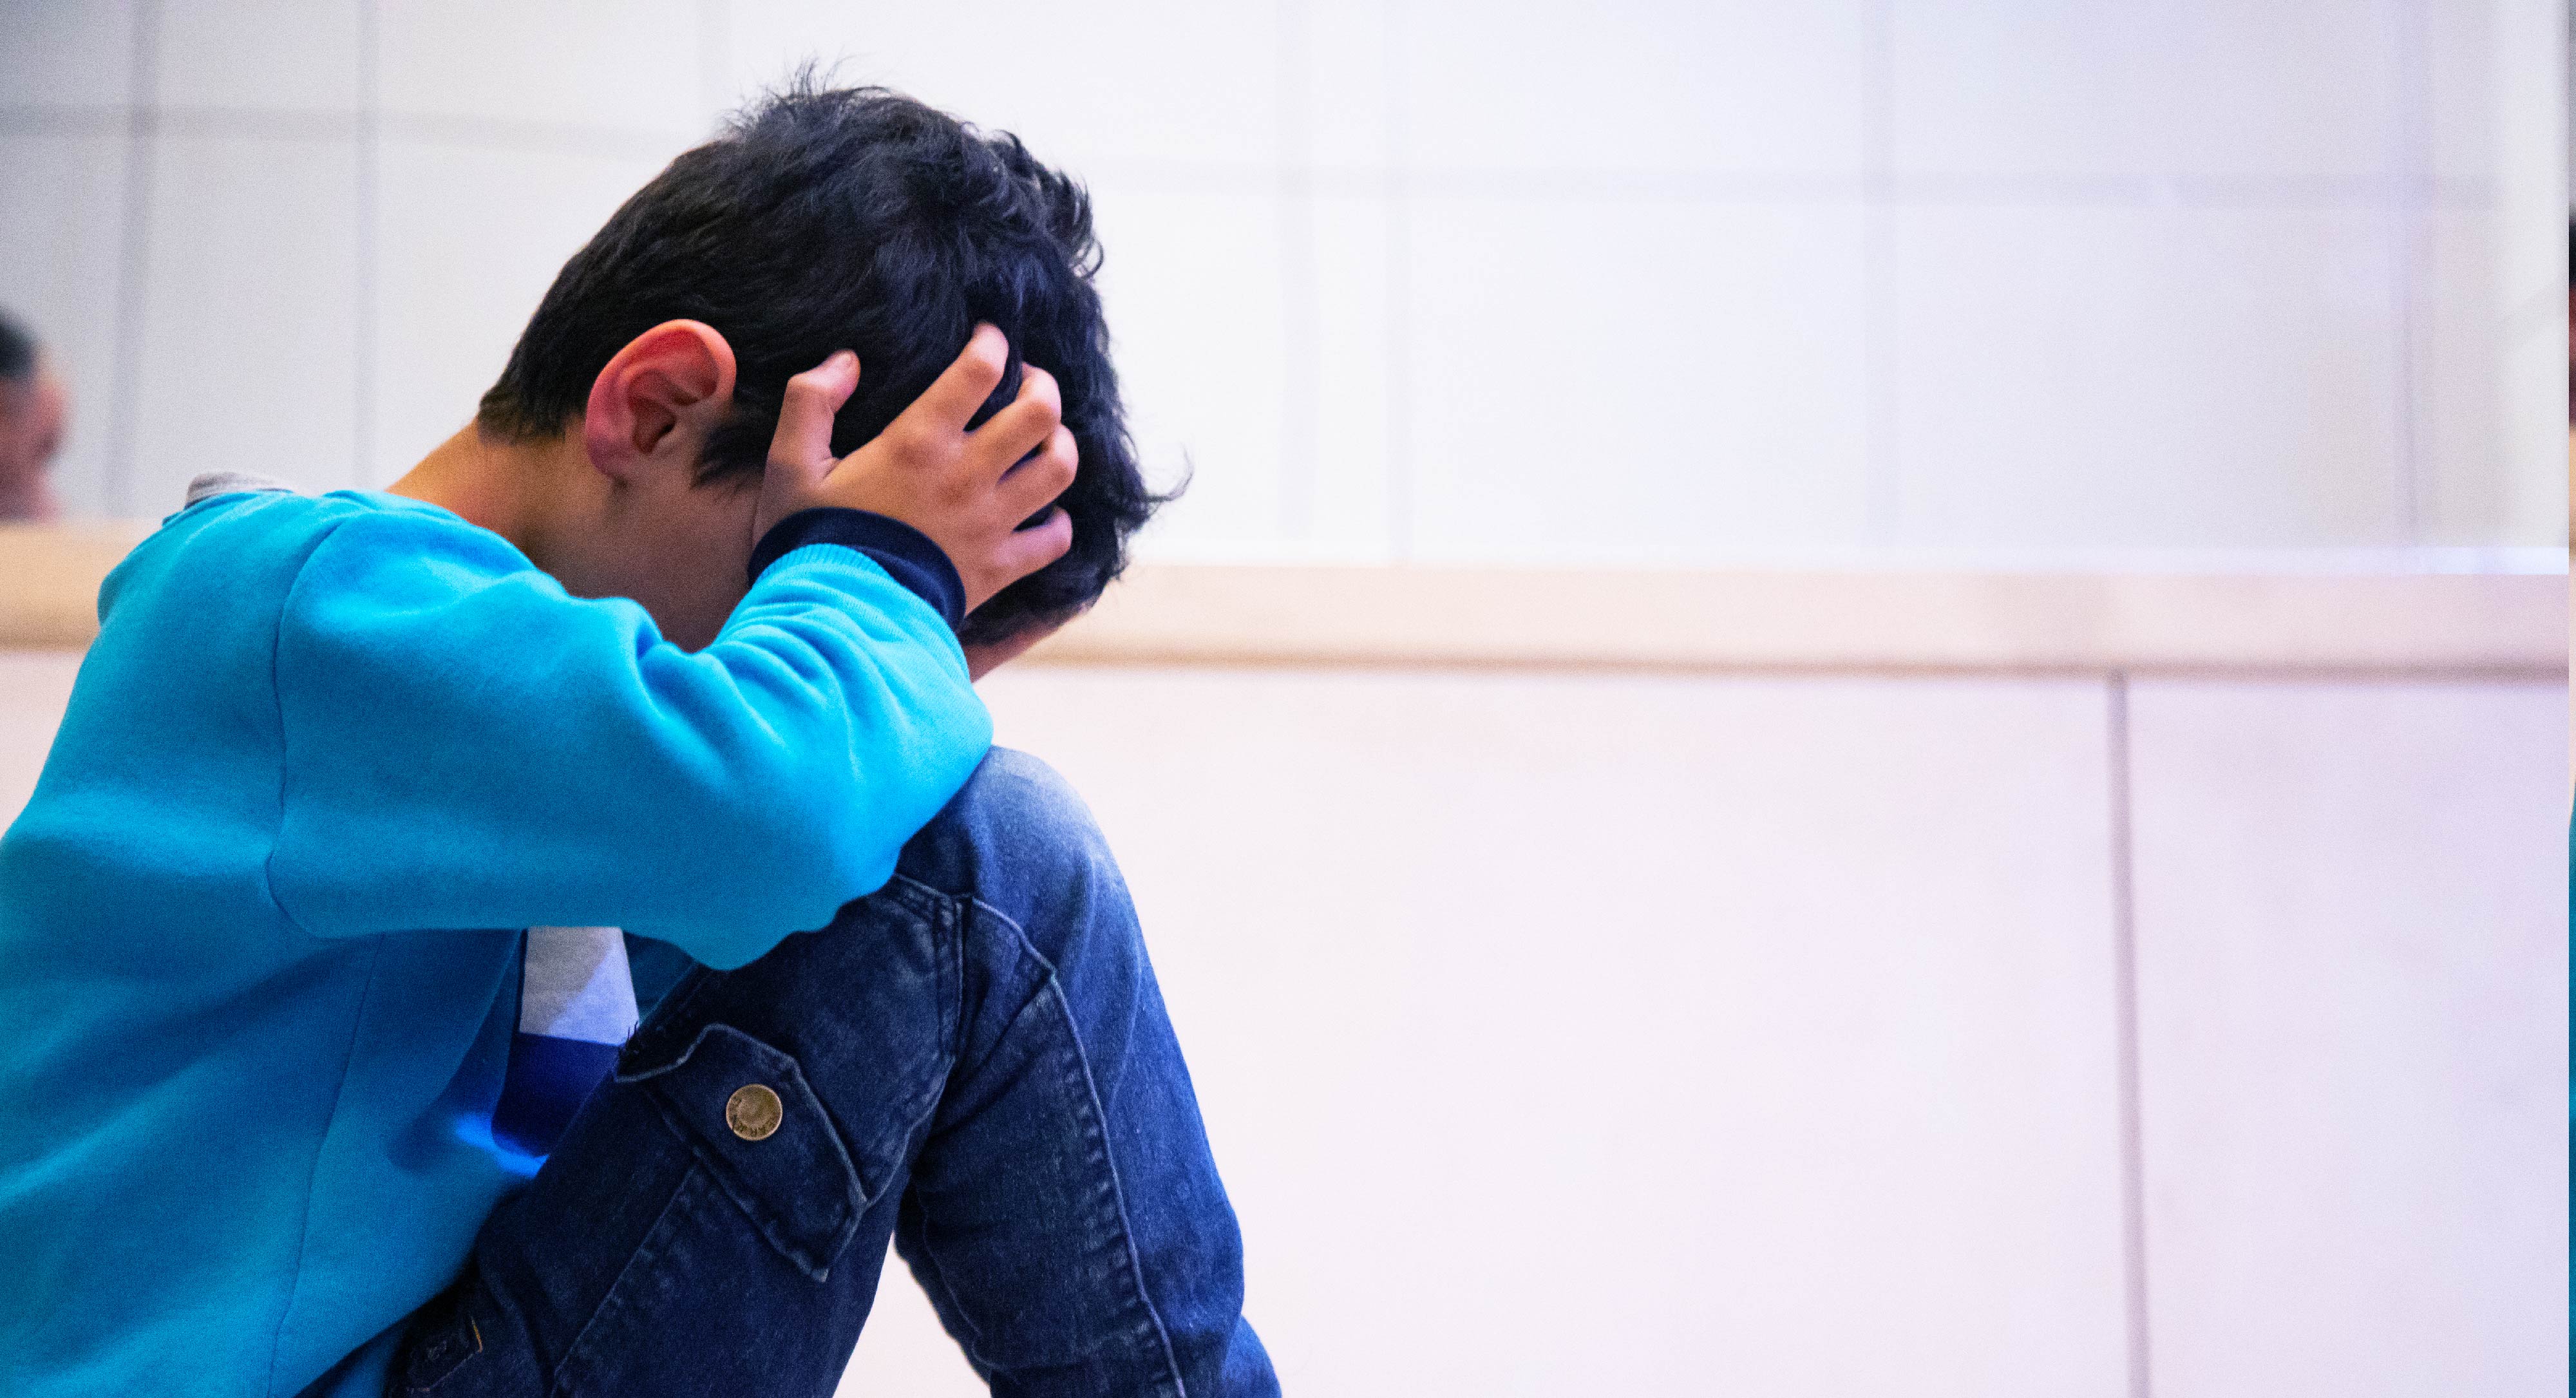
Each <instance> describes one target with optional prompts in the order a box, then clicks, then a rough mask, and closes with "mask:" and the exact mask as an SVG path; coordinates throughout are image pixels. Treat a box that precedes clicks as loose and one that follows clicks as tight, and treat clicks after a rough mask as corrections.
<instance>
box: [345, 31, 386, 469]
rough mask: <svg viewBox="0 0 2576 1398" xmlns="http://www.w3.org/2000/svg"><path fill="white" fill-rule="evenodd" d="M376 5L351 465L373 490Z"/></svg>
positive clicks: (361, 121)
mask: <svg viewBox="0 0 2576 1398" xmlns="http://www.w3.org/2000/svg"><path fill="white" fill-rule="evenodd" d="M377 17H378V16H377V0H358V72H357V80H358V103H357V106H358V110H357V141H358V172H357V173H358V180H357V186H358V187H357V205H358V207H357V242H358V248H357V252H358V288H357V291H358V304H357V313H356V315H354V316H353V317H351V319H352V321H353V322H354V323H353V326H352V329H353V330H354V331H355V334H356V343H355V346H354V349H355V353H354V354H352V356H351V359H352V361H353V362H354V363H355V365H356V368H357V381H356V384H355V388H356V393H355V401H354V402H353V404H352V405H351V407H352V411H351V413H350V418H349V428H350V443H349V448H350V451H351V452H352V453H353V457H352V460H351V462H350V470H351V475H352V478H353V479H355V480H356V482H357V484H358V486H359V488H361V489H367V490H373V489H378V488H381V487H382V486H383V485H384V484H386V482H384V481H382V480H380V479H378V469H377V462H376V283H377V277H376V257H377V242H378V240H377V237H376V208H377V204H378V199H377V189H378V174H379V165H380V162H381V161H382V158H383V148H382V143H381V142H380V141H379V140H378V130H377V124H376V113H377V102H378V98H377V78H378V76H379V58H380V55H379V53H378V51H377V46H376V33H377V31H376V22H377Z"/></svg>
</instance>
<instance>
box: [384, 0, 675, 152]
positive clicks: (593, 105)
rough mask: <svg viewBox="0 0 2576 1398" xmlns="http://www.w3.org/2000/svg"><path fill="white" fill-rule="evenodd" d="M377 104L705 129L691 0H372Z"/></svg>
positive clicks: (478, 116)
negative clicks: (376, 7)
mask: <svg viewBox="0 0 2576 1398" xmlns="http://www.w3.org/2000/svg"><path fill="white" fill-rule="evenodd" d="M377 3H378V5H379V11H378V19H377V21H376V23H377V35H378V53H379V55H380V56H379V59H378V61H379V63H380V64H381V70H380V71H381V74H382V76H381V78H380V79H379V81H380V82H381V84H382V87H381V91H382V94H383V102H384V107H385V110H386V111H387V112H389V113H398V114H404V115H411V116H426V117H434V118H451V119H464V120H467V121H486V122H495V121H497V122H533V123H541V124H546V125H553V126H569V127H587V128H594V129H601V128H604V129H609V130H616V131H632V132H639V133H650V134H652V135H657V136H668V137H670V138H671V148H670V151H669V154H677V153H678V152H679V151H680V150H681V149H682V148H684V147H686V146H687V145H689V144H690V143H692V142H693V141H695V140H696V139H697V138H699V137H700V136H702V135H703V134H704V132H705V129H706V111H705V103H704V99H703V96H702V94H703V92H704V90H705V89H704V75H703V73H702V71H701V54H700V44H699V27H698V7H697V6H696V5H695V4H693V3H691V0H546V3H542V4H530V3H526V0H377Z"/></svg>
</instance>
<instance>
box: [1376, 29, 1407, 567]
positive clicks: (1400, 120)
mask: <svg viewBox="0 0 2576 1398" xmlns="http://www.w3.org/2000/svg"><path fill="white" fill-rule="evenodd" d="M1385 17H1386V29H1385V33H1384V35H1383V36H1382V37H1383V41H1384V43H1385V45H1386V51H1385V59H1386V160H1387V176H1386V546H1387V553H1388V556H1389V557H1390V559H1391V560H1392V561H1394V562H1396V563H1410V562H1412V561H1413V504H1414V502H1413V453H1412V442H1411V438H1412V435H1413V413H1412V393H1413V387H1412V368H1413V360H1412V356H1413V323H1412V321H1413V312H1412V297H1413V275H1412V274H1413V191H1412V182H1413V152H1412V130H1411V127H1410V123H1409V122H1408V121H1407V119H1406V110H1407V104H1408V103H1409V102H1410V101H1411V100H1412V95H1411V92H1410V90H1409V89H1408V88H1407V87H1406V85H1405V75H1404V34H1405V25H1406V19H1405V12H1404V0H1387V5H1386V9H1385Z"/></svg>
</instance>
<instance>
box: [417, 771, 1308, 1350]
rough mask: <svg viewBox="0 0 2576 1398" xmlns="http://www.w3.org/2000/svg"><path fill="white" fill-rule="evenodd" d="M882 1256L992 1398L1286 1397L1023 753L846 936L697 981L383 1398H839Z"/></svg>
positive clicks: (1181, 1086)
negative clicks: (578, 1397) (891, 1258)
mask: <svg viewBox="0 0 2576 1398" xmlns="http://www.w3.org/2000/svg"><path fill="white" fill-rule="evenodd" d="M889 1235H892V1237H893V1239H894V1245H895V1248H896V1249H897V1250H898V1251H899V1252H901V1253H902V1255H903V1258H904V1260H905V1261H906V1262H907V1263H909V1264H910V1265H911V1267H912V1270H913V1274H914V1276H916V1277H917V1278H919V1279H920V1282H921V1285H922V1288H923V1289H924V1290H925V1291H927V1292H928V1293H929V1295H930V1299H931V1302H932V1304H933V1305H934V1306H935V1307H936V1308H937V1309H938V1312H939V1318H940V1320H941V1321H942V1322H943V1323H944V1324H945V1325H946V1326H947V1328H948V1332H949V1334H951V1335H952V1336H954V1337H956V1339H957V1342H958V1344H959V1345H960V1346H961V1347H963V1348H964V1350H965V1352H966V1357H967V1359H968V1360H969V1362H971V1363H972V1364H973V1365H974V1367H975V1370H976V1372H977V1373H978V1374H981V1375H982V1376H983V1377H984V1378H985V1380H986V1381H987V1382H989V1383H990V1384H991V1386H992V1390H993V1392H995V1393H996V1394H1013V1395H1018V1394H1026V1395H1076V1394H1080V1395H1095V1394H1164V1395H1172V1398H1180V1395H1183V1394H1191V1395H1217V1394H1275V1393H1277V1392H1278V1382H1277V1380H1276V1379H1275V1378H1274V1377H1273V1376H1272V1373H1271V1369H1270V1361H1269V1358H1268V1356H1267V1355H1265V1354H1264V1353H1263V1352H1262V1348H1261V1342H1260V1341H1259V1340H1258V1339H1257V1338H1255V1337H1254V1335H1253V1333H1252V1328H1251V1327H1250V1326H1249V1325H1247V1324H1245V1322H1244V1320H1243V1317H1242V1302H1243V1266H1242V1241H1241V1237H1240V1235H1239V1233H1238V1232H1237V1230H1236V1227H1235V1220H1234V1212H1233V1209H1232V1208H1231V1207H1230V1206H1229V1205H1228V1204H1227V1202H1226V1197H1225V1190H1224V1188H1223V1186H1222V1185H1220V1184H1219V1183H1218V1180H1217V1173H1216V1165H1215V1162H1214V1161H1213V1160H1211V1159H1210V1158H1209V1154H1208V1146H1207V1138H1206V1134H1205V1132H1204V1130H1203V1129H1202V1128H1201V1126H1200V1123H1199V1114H1198V1105H1197V1102H1196V1100H1195V1098H1194V1097H1193V1096H1192V1094H1191V1091H1190V1081H1189V1074H1188V1071H1187V1070H1186V1069H1185V1068H1184V1067H1183V1066H1182V1063H1181V1053H1180V1047H1179V1045H1178V1044H1177V1043H1176V1042H1175V1041H1174V1040H1173V1037H1172V1029H1171V1024H1170V1022H1169V1020H1168V1019H1167V1018H1166V1017H1165V1015H1164V1011H1163V1002H1162V996H1161V994H1160V992H1159V991H1158V990H1157V989H1156V988H1155V984H1154V973H1153V969H1152V967H1151V966H1150V965H1148V964H1147V962H1146V959H1145V947H1144V943H1143V941H1142V939H1141V937H1140V935H1139V932H1138V929H1137V924H1136V916H1135V911H1134V909H1133V908H1132V907H1131V905H1130V904H1129V902H1128V898H1127V889H1126V885H1125V884H1124V883H1123V882H1122V881H1121V880H1120V878H1119V875H1118V869H1117V865H1116V864H1115V863H1114V862H1113V861H1112V860H1111V859H1110V856H1109V850H1108V848H1107V846H1106V845H1105V844H1104V843H1103V842H1102V840H1101V837H1100V833H1099V831H1098V830H1097V829H1096V828H1094V826H1093V825H1092V822H1091V818H1090V815H1089V813H1088V812H1087V811H1085V810H1084V809H1083V807H1082V803H1081V802H1080V801H1079V800H1078V799H1077V798H1076V797H1075V796H1074V795H1073V793H1072V792H1071V790H1069V789H1068V788H1067V787H1066V786H1065V785H1064V783H1063V782H1062V780H1061V779H1059V778H1058V777H1057V776H1056V775H1055V774H1054V773H1053V772H1052V771H1050V770H1048V769H1047V768H1046V766H1045V765H1044V764H1042V763H1039V762H1037V761H1036V760H1034V759H1032V758H1029V757H1026V756H1023V755H1021V754H1018V753H1014V752H1009V751H1006V750H999V749H997V750H995V751H994V753H993V754H992V756H991V757H990V758H988V759H987V760H986V761H985V763H984V765H983V767H982V768H981V769H980V770H979V771H977V773H976V774H975V776H974V778H973V779H972V780H971V781H969V782H968V783H967V785H966V788H965V790H964V791H963V792H961V793H960V794H959V795H958V797H957V799H956V800H955V801H953V802H951V803H950V805H949V806H948V808H947V809H946V810H945V811H943V812H941V813H940V815H939V817H938V818H937V819H936V820H934V821H933V822H932V823H931V824H930V825H929V826H928V827H927V828H926V829H924V830H923V831H922V832H921V834H920V835H919V836H918V837H916V838H915V839H914V840H913V841H912V843H911V844H910V845H909V846H907V847H906V849H905V851H904V855H903V859H902V862H901V864H900V866H899V872H898V873H897V874H896V876H895V879H894V881H893V882H892V883H890V884H888V885H887V886H886V887H885V888H884V889H882V890H881V891H879V892H877V893H876V894H874V895H871V896H870V897H867V898H864V899H861V900H860V901H858V902H856V903H852V904H851V905H849V906H848V907H846V908H844V909H842V911H841V914H840V916H839V917H838V918H836V919H835V920H834V921H833V923H832V925H831V926H830V927H828V928H826V929H824V930H823V931H820V932H815V933H810V934H806V935H801V936H795V937H790V938H788V939H787V940H786V941H785V942H782V943H780V944H779V946H778V948H777V949H776V950H775V951H772V952H771V953H770V954H769V955H767V956H765V957H762V958H761V959H760V960H758V961H756V962H754V963H752V964H751V965H749V966H745V967H743V968H742V969H740V970H738V971H732V972H718V971H713V970H709V969H706V968H703V967H699V968H694V969H691V970H690V971H689V972H688V973H687V974H686V975H685V976H684V977H683V978H682V979H680V981H679V982H678V984H677V985H675V986H674V987H673V988H672V989H671V991H670V993H669V994H668V995H666V996H664V997H663V999H662V1001H661V1003H660V1004H659V1005H658V1006H657V1007H655V1008H654V1010H653V1011H652V1012H651V1013H650V1014H649V1015H647V1016H646V1018H645V1021H644V1023H643V1025H642V1027H641V1028H639V1029H638V1030H637V1031H636V1033H635V1036H634V1038H633V1039H632V1040H631V1041H629V1043H628V1044H627V1046H626V1048H625V1050H624V1052H623V1053H622V1054H621V1055H620V1057H619V1060H618V1065H617V1071H616V1075H615V1077H614V1078H613V1079H612V1080H611V1081H609V1082H607V1083H605V1084H603V1085H602V1086H601V1088H600V1089H599V1090H598V1091H597V1092H596V1093H594V1094H593V1095H592V1097H591V1098H590V1100H589V1101H588V1102H587V1103H585V1104H584V1105H583V1107H582V1109H581V1111H580V1113H579V1114H578V1115H577V1116H576V1117H575V1118H574V1120H573V1122H572V1124H571V1126H570V1127H569V1128H568V1129H567V1131H566V1132H565V1135H564V1137H563V1139H562V1141H561V1142H560V1143H559V1144H558V1145H557V1147H556V1149H555V1152H554V1154H553V1155H552V1156H550V1157H549V1158H548V1159H547V1161H546V1163H545V1166H544V1168H543V1169H541V1170H539V1171H538V1172H537V1174H536V1177H535V1178H534V1179H533V1180H531V1181H530V1183H529V1186H528V1187H527V1188H526V1189H525V1190H523V1191H521V1192H520V1193H518V1194H516V1195H514V1196H512V1197H511V1198H510V1199H509V1200H508V1201H507V1202H505V1203H504V1204H502V1206H501V1207H500V1208H499V1209H498V1210H496V1211H495V1212H494V1213H493V1215H492V1217H491V1219H490V1220H489V1222H487V1223H486V1224H485V1226H484V1228H483V1231H482V1233H481V1234H480V1236H479V1237H478V1238H477V1239H476V1241H475V1246H474V1255H473V1259H472V1262H471V1263H470V1265H469V1266H468V1268H467V1269H466V1272H465V1275H464V1276H463V1277H462V1278H461V1279H460V1280H459V1281H458V1282H457V1283H456V1285H455V1286H453V1287H452V1288H450V1289H449V1290H448V1291H447V1292H446V1293H444V1294H442V1295H441V1296H440V1297H438V1298H437V1299H435V1300H433V1301H432V1302H431V1303H430V1304H429V1305H427V1306H425V1307H423V1308H422V1310H421V1311H420V1312H419V1313H418V1314H417V1315H416V1316H414V1317H413V1319H412V1322H411V1325H410V1328H409V1329H408V1331H407V1332H406V1334H405V1336H404V1338H403V1342H402V1347H401V1350H400V1351H399V1352H398V1353H397V1355H396V1356H395V1359H394V1366H393V1372H392V1377H391V1380H390V1384H389V1388H388V1392H390V1393H394V1394H411V1393H428V1394H438V1395H442V1398H445V1395H458V1398H464V1395H481V1394H541V1393H542V1394H558V1393H560V1394H615V1395H625V1398H649V1396H650V1395H658V1394H675V1395H676V1394H689V1395H704V1394H745V1395H748V1394H761V1395H782V1396H783V1395H794V1394H810V1395H817V1396H818V1398H819V1396H820V1395H827V1394H829V1393H831V1392H832V1389H833V1387H834V1385H835V1383H836V1382H837V1381H838V1379H839V1378H840V1374H841V1370H842V1368H843V1366H844V1365H845V1364H846V1363H847V1362H848V1359H849V1356H850V1352H851V1349H852V1347H853V1346H854V1345H855V1344H856V1343H857V1341H858V1337H859V1328H860V1326H861V1325H863V1324H864V1323H865V1322H866V1320H867V1317H868V1308H869V1306H870V1304H871V1303H872V1302H873V1300H874V1299H875V1296H876V1289H877V1277H878V1271H879V1269H880V1268H881V1267H882V1266H883V1265H884V1258H885V1250H886V1240H887V1238H888V1236H889Z"/></svg>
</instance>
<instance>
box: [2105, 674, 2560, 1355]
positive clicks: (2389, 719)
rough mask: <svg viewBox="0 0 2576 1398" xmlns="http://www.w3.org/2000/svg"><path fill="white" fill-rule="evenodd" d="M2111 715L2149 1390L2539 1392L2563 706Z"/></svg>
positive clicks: (2250, 696)
mask: <svg viewBox="0 0 2576 1398" xmlns="http://www.w3.org/2000/svg"><path fill="white" fill-rule="evenodd" d="M2130 713H2131V725H2130V731H2131V737H2132V749H2131V750H2132V754H2133V762H2134V767H2135V771H2136V780H2135V785H2134V791H2135V828H2136V836H2135V848H2136V859H2137V865H2136V867H2137V875H2136V889H2137V903H2136V906H2137V947H2138V1007H2139V1029H2140V1033H2139V1041H2140V1049H2141V1055H2142V1062H2143V1067H2144V1072H2143V1075H2142V1080H2143V1086H2144V1092H2143V1112H2142V1123H2141V1124H2142V1132H2141V1134H2142V1139H2143V1147H2144V1159H2145V1179H2146V1181H2147V1197H2146V1221H2147V1238H2146V1276H2147V1279H2148V1293H2147V1299H2148V1314H2149V1315H2150V1317H2151V1318H2152V1334H2153V1354H2154V1365H2153V1368H2154V1373H2155V1376H2156V1391H2157V1392H2160V1393H2170V1394H2222V1393H2335V1394H2349V1395H2355V1396H2356V1398H2361V1396H2362V1395H2369V1396H2370V1398H2379V1396H2380V1395H2385V1396H2386V1398H2397V1396H2398V1395H2417V1394H2422V1395H2436V1394H2468V1393H2478V1394H2490V1393H2492V1394H2503V1393H2547V1392H2554V1391H2557V1390H2558V1389H2559V1388H2560V1387H2561V1386H2562V1385H2564V1384H2565V1382H2566V1374H2567V1350H2566V1338H2567V1333H2566V1331H2564V1330H2563V1329H2561V1328H2560V1325H2561V1323H2562V1319H2563V1317H2564V1316H2565V1315H2566V1314H2567V1248H2566V1244H2567V1199H2568V1194H2567V1184H2568V1182H2567V1167H2566V1163H2565V1162H2566V1160H2567V1155H2566V1151H2565V1147H2566V1142H2567V1118H2565V1117H2563V1116H2561V1115H2560V1111H2561V1109H2562V1108H2563V1107H2564V1105H2565V1103H2564V1100H2563V1095H2564V1094H2563V1089H2564V1088H2565V1087H2566V1086H2567V1074H2566V1065H2567V1001H2566V998H2565V996H2566V985H2567V885H2566V883H2565V881H2564V880H2563V879H2562V878H2561V877H2560V874H2561V872H2562V871H2563V870H2564V869H2565V868H2566V866H2565V865H2564V864H2563V863H2561V862H2560V861H2561V859H2562V858H2563V856H2564V853H2565V846H2564V845H2563V844H2562V843H2561V839H2562V837H2563V835H2564V832H2565V830H2566V815H2567V801H2566V790H2567V788H2566V784H2565V769H2564V767H2563V766H2560V765H2557V764H2558V763H2559V762H2560V761H2562V760H2563V759H2564V757H2565V755H2566V751H2567V692H2566V690H2565V689H2564V688H2563V687H2561V686H2558V685H2536V684H2535V685H2529V686H2520V687H2514V686H2500V685H2497V686H2473V685H2462V684H2427V685H2252V684H2225V683H2197V684H2190V683H2154V684H2142V685H2140V686H2138V688H2137V690H2136V692H2135V695H2134V697H2133V702H2132V704H2131V709H2130Z"/></svg>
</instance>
